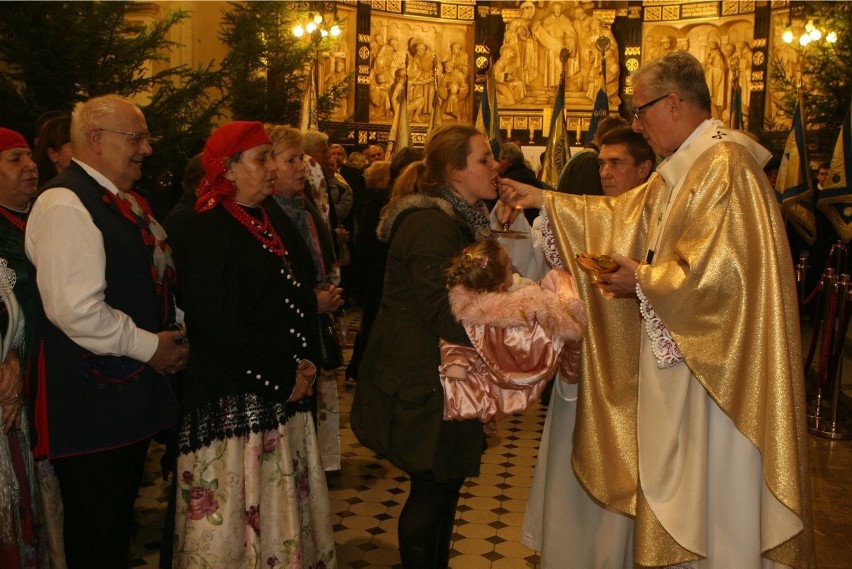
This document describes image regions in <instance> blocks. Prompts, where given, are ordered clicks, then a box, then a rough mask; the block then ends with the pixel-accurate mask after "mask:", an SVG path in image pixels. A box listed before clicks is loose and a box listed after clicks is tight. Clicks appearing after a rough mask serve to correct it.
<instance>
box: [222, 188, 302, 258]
mask: <svg viewBox="0 0 852 569" xmlns="http://www.w3.org/2000/svg"><path fill="white" fill-rule="evenodd" d="M222 205H223V206H224V208H225V211H227V212H228V213H230V214H231V217H233V218H234V219H236V220H237V221H238V222H239V224H240V225H242V226H243V227H245V228H246V229H248V230H249V233H251V235H252V237H254V238H255V239H257V240H258V241H260V243H261V245H263V248H264V249H266V250H267V251H269V252H270V253H272V254H273V255H276V256H278V257H281V258H282V259H284V255H286V254H287V249H286V248H285V247H284V242H283V241H281V237H280V236H279V235H278V232H277V231H275V228H274V227H272V223H270V221H269V214H267V213H266V210H265V209H263V208H262V207H261V208H260V215H261V219H260V220H258V219H257V218H255V217H254V216H253V215H251V214H249V213H248V212H247V211H246V210H244V209H243V208H242V207H240V206H239V205H238V204H237V202H235V201H234V200H223V201H222Z"/></svg>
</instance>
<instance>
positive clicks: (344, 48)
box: [318, 6, 355, 121]
mask: <svg viewBox="0 0 852 569" xmlns="http://www.w3.org/2000/svg"><path fill="white" fill-rule="evenodd" d="M338 16H339V18H340V22H341V24H342V25H341V26H340V27H341V29H342V30H343V33H342V34H341V35H340V36H339V37H338V38H332V37H326V38H325V39H323V42H324V44H323V47H325V48H327V49H325V50H324V51H323V52H322V53H321V54H320V56H319V62H318V63H319V86H318V90H319V92H320V93H321V94H325V93H327V92H328V91H329V90H330V89H332V88H333V87H337V86H342V85H341V84H344V83H348V87H349V91H348V92H347V94H346V96H345V97H344V98H343V99H341V100H340V101H338V104H337V108H336V109H335V110H334V111H333V112H332V113H331V115H330V116H329V119H331V120H334V121H343V120H346V119H348V118H350V117H351V116H352V113H353V112H354V109H355V80H354V74H353V73H352V72H353V71H354V70H355V55H354V54H353V53H351V51H350V49H349V47H348V46H353V45H355V10H354V9H351V8H348V7H345V6H341V7H339V8H338Z"/></svg>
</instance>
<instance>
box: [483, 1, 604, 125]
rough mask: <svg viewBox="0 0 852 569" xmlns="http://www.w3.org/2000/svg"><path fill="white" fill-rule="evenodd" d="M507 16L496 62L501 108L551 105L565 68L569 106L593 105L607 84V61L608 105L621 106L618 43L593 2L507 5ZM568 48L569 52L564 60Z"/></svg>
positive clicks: (567, 103) (504, 13) (566, 95)
mask: <svg viewBox="0 0 852 569" xmlns="http://www.w3.org/2000/svg"><path fill="white" fill-rule="evenodd" d="M502 15H503V20H504V22H505V24H506V29H505V33H504V35H503V45H502V46H500V55H499V58H498V59H497V61H495V62H494V79H495V81H496V83H497V102H498V103H499V105H500V107H501V108H504V107H508V108H524V107H544V108H549V107H551V106H552V105H553V102H554V99H555V96H556V90H557V88H558V86H559V80H560V75H561V73H562V71H563V69H564V71H565V106H566V108H569V109H581V110H582V109H589V110H591V108H592V106H593V104H594V99H595V95H596V94H597V92H598V90H599V89H600V88H601V86H603V82H604V71H603V67H604V61H605V66H606V92H607V94H608V95H609V104H610V107H611V108H613V107H617V106H618V104H619V103H620V99H619V97H618V78H619V77H618V76H619V65H618V45H617V44H616V41H615V37H614V36H613V35H612V32H611V30H610V29H609V26H608V25H606V24H605V23H604V22H603V21H601V19H600V18H599V17H598V16H596V14H595V11H594V10H593V3H592V2H586V1H581V2H576V1H572V2H537V3H534V2H529V1H525V2H521V3H520V5H518V6H517V8H515V9H510V8H503V10H502ZM599 38H606V41H603V40H600V39H599ZM603 46H607V47H606V48H605V49H602V48H603ZM563 49H568V52H569V57H568V60H567V61H566V62H565V63H564V64H563V62H562V60H561V59H560V52H561V51H562V50H563ZM604 58H605V59H604Z"/></svg>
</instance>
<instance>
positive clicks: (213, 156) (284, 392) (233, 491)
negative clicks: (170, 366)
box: [174, 122, 337, 568]
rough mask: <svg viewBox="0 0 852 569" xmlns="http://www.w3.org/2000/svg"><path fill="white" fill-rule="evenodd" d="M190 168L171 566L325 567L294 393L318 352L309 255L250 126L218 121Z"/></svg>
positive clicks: (313, 449) (312, 440)
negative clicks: (194, 189)
mask: <svg viewBox="0 0 852 569" xmlns="http://www.w3.org/2000/svg"><path fill="white" fill-rule="evenodd" d="M202 163H203V165H204V170H205V177H204V179H203V180H202V182H201V187H200V191H199V197H198V201H197V203H196V210H197V211H198V212H199V213H198V215H196V216H194V217H193V219H192V220H191V221H190V223H189V225H188V227H187V230H186V233H185V237H184V239H183V242H182V245H181V248H180V250H179V251H177V256H176V258H177V268H178V272H179V278H180V286H181V298H182V299H183V302H184V307H183V308H184V309H185V311H186V325H187V337H188V338H189V340H190V342H192V350H191V351H190V359H189V363H188V365H187V370H186V376H185V379H184V382H185V383H184V385H183V393H182V412H181V419H180V423H179V425H178V433H177V437H178V452H179V456H178V463H177V470H176V475H177V482H178V494H177V495H178V498H177V515H176V524H175V525H176V529H175V549H174V558H175V559H174V560H175V565H174V566H175V567H201V566H204V567H208V566H209V567H214V566H221V567H267V566H269V567H273V566H274V567H282V566H283V567H327V568H330V567H336V565H337V561H336V556H335V551H334V536H333V533H332V528H331V522H330V517H329V502H328V490H327V487H326V482H325V475H324V472H323V468H322V464H321V462H320V454H319V449H318V445H317V438H316V432H315V428H314V423H313V420H312V418H311V413H310V406H309V398H308V395H310V393H311V391H312V385H313V381H314V378H315V376H316V371H317V368H316V363H317V362H318V361H319V358H320V354H319V353H318V350H317V340H316V338H315V337H314V332H313V331H312V330H313V328H312V327H311V326H310V323H311V321H312V318H313V316H314V315H315V313H316V308H317V300H316V296H315V294H314V292H313V287H312V286H311V282H312V281H311V280H310V269H309V267H311V264H310V259H311V258H310V252H309V251H308V250H307V248H306V247H305V245H304V243H302V242H301V239H300V238H299V236H298V233H296V230H295V228H294V227H293V226H292V225H289V224H288V223H286V222H285V221H284V220H282V219H281V218H282V217H283V216H281V215H280V213H279V212H276V211H274V210H278V206H276V205H275V204H274V203H273V202H269V201H268V200H267V198H269V196H270V195H271V194H272V190H273V185H274V183H275V180H276V179H277V177H278V173H277V170H276V166H275V162H274V160H273V156H272V145H271V144H270V143H269V137H268V136H267V135H266V132H265V131H264V129H263V125H262V124H261V123H259V122H233V123H230V124H227V125H225V126H223V127H221V128H219V129H218V130H217V131H216V132H214V133H213V134H212V135H211V136H210V138H209V139H208V141H207V144H206V146H205V148H204V153H203V156H202ZM270 203H271V207H269V208H268V206H269V204H270ZM267 208H268V209H267ZM273 208H274V209H273Z"/></svg>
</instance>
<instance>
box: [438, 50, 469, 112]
mask: <svg viewBox="0 0 852 569" xmlns="http://www.w3.org/2000/svg"><path fill="white" fill-rule="evenodd" d="M469 92H470V86H469V85H468V82H467V77H465V76H464V74H463V73H462V72H461V71H459V70H457V69H456V66H455V63H454V62H453V60H452V59H447V60H446V61H444V73H443V74H442V75H441V78H440V80H439V81H438V97H439V98H440V100H441V112H442V113H444V115H445V116H448V117H450V118H453V119H455V120H456V121H458V122H465V121H467V120H468V113H467V107H468V103H467V95H468V93H469Z"/></svg>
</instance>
